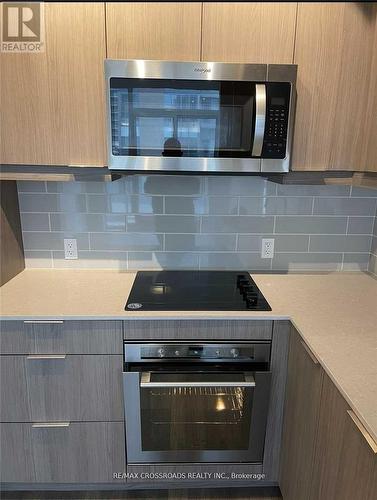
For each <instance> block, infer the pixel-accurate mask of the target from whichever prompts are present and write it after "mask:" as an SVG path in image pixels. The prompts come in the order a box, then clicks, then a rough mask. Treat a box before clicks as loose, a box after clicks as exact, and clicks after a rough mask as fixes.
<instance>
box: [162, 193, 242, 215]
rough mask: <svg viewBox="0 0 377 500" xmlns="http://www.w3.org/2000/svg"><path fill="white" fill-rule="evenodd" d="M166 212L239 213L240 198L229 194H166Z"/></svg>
mask: <svg viewBox="0 0 377 500" xmlns="http://www.w3.org/2000/svg"><path fill="white" fill-rule="evenodd" d="M165 213H167V214H187V215H189V214H193V215H206V214H211V215H237V213H238V198H236V197H229V196H198V197H194V196H166V198H165Z"/></svg>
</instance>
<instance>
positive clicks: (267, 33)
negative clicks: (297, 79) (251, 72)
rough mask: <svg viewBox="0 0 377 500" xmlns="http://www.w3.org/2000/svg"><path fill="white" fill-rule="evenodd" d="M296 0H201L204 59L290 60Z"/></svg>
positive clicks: (233, 60) (232, 60) (254, 61)
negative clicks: (264, 0)
mask: <svg viewBox="0 0 377 500" xmlns="http://www.w3.org/2000/svg"><path fill="white" fill-rule="evenodd" d="M296 9H297V3H295V2H293V3H279V2H204V3H203V30H202V33H203V40H202V59H203V60H204V61H223V62H243V63H278V64H289V63H292V61H293V48H294V36H295V21H296Z"/></svg>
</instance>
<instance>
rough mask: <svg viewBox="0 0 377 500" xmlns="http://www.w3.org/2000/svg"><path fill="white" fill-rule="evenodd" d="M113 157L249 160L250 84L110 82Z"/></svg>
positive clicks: (251, 127)
mask: <svg viewBox="0 0 377 500" xmlns="http://www.w3.org/2000/svg"><path fill="white" fill-rule="evenodd" d="M110 102H111V134H112V154H113V155H115V156H123V155H127V156H173V157H182V156H183V157H185V156H186V157H195V156H197V157H203V156H204V157H224V158H234V157H240V158H244V157H245V158H247V157H248V158H250V156H251V151H252V147H253V136H254V114H255V84H254V83H253V82H245V81H235V82H234V81H211V80H210V81H199V80H189V81H182V80H166V79H164V80H157V79H137V78H111V79H110Z"/></svg>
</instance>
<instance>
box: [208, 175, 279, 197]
mask: <svg viewBox="0 0 377 500" xmlns="http://www.w3.org/2000/svg"><path fill="white" fill-rule="evenodd" d="M207 184H208V194H209V195H211V194H212V195H224V196H233V195H236V196H274V195H275V194H276V184H274V183H273V182H268V181H267V180H266V179H263V178H262V177H241V176H240V177H228V176H225V177H217V176H215V177H208V178H207Z"/></svg>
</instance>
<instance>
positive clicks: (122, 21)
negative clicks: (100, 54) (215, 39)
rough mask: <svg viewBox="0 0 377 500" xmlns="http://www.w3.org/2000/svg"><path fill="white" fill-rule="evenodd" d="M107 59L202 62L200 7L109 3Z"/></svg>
mask: <svg viewBox="0 0 377 500" xmlns="http://www.w3.org/2000/svg"><path fill="white" fill-rule="evenodd" d="M106 23H107V30H106V32H107V57H109V58H115V59H161V60H173V61H199V60H200V39H201V3H199V2H196V3H195V2H107V3H106Z"/></svg>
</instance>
